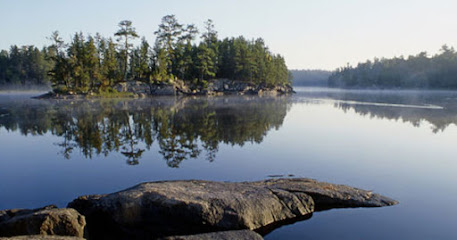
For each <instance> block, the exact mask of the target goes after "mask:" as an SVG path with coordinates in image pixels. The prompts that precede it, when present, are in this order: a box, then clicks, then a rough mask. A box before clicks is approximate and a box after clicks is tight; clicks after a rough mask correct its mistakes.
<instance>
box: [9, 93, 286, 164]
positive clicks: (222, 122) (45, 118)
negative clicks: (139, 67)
mask: <svg viewBox="0 0 457 240" xmlns="http://www.w3.org/2000/svg"><path fill="white" fill-rule="evenodd" d="M288 102H289V101H288V99H287V98H258V97H251V98H245V99H242V98H236V97H224V98H209V99H208V98H184V99H181V100H176V99H174V98H166V99H161V98H159V99H149V100H119V99H117V100H96V101H86V100H78V101H73V102H72V101H60V100H55V101H44V100H41V101H38V100H27V101H20V102H15V103H14V104H11V103H10V102H7V103H3V105H4V106H3V107H2V106H1V105H2V103H0V109H3V110H4V111H6V113H4V114H2V116H1V117H0V126H2V127H4V128H6V129H7V130H9V131H20V132H21V133H22V134H24V135H27V134H34V135H35V134H37V135H42V134H45V133H48V132H49V133H51V134H52V135H55V136H59V137H61V138H62V141H61V142H59V143H56V145H57V146H59V147H60V148H61V149H62V150H61V152H60V153H61V154H62V155H63V156H64V157H65V158H70V157H71V155H72V154H73V152H74V150H75V149H79V151H80V152H81V153H82V154H83V155H84V156H85V157H86V158H91V157H93V156H94V155H100V154H102V155H104V156H108V155H109V154H110V153H111V152H119V153H121V154H122V155H123V156H124V157H126V160H127V164H130V165H136V164H139V162H140V159H141V157H142V154H143V153H144V152H145V151H146V150H147V149H150V148H151V146H152V145H153V144H154V143H156V144H157V146H158V147H159V153H160V154H161V155H162V156H163V158H164V160H165V161H166V162H167V164H168V166H170V167H179V165H180V163H181V162H182V161H184V160H186V159H189V158H197V157H199V156H200V155H201V153H202V152H205V155H204V156H205V157H206V159H207V160H208V161H210V162H212V161H214V160H215V158H216V154H217V151H218V149H219V143H221V142H222V143H226V144H231V145H243V144H244V143H245V142H255V143H260V142H261V141H262V140H263V138H264V136H265V135H266V134H267V132H268V131H269V130H270V129H272V128H279V127H280V126H281V125H282V121H283V119H284V117H285V115H286V113H287V111H288V106H289V104H288Z"/></svg>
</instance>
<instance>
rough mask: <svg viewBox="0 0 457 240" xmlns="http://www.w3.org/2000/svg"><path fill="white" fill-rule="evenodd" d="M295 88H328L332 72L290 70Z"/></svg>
mask: <svg viewBox="0 0 457 240" xmlns="http://www.w3.org/2000/svg"><path fill="white" fill-rule="evenodd" d="M290 73H291V74H292V83H293V85H294V86H327V82H328V78H329V76H330V75H331V74H332V72H331V71H325V70H290Z"/></svg>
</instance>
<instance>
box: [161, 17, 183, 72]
mask: <svg viewBox="0 0 457 240" xmlns="http://www.w3.org/2000/svg"><path fill="white" fill-rule="evenodd" d="M182 31H183V30H182V25H181V24H179V23H178V20H177V19H176V17H175V15H166V16H164V17H163V18H162V23H161V24H160V25H159V29H158V30H157V31H155V32H154V34H156V35H157V40H156V41H157V43H156V44H157V46H158V47H159V48H162V49H163V50H164V51H165V54H166V60H167V61H166V62H167V69H168V73H169V74H171V73H172V71H173V66H172V64H173V61H174V58H175V46H176V45H177V43H178V40H179V39H180V38H181V34H182Z"/></svg>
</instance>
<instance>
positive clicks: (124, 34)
mask: <svg viewBox="0 0 457 240" xmlns="http://www.w3.org/2000/svg"><path fill="white" fill-rule="evenodd" d="M114 35H115V36H118V37H119V40H120V41H121V40H123V41H124V49H123V51H124V54H123V55H124V73H123V74H124V81H127V66H128V58H129V50H130V47H132V46H133V45H132V44H131V43H130V42H129V40H130V39H135V38H138V37H139V36H138V34H137V33H136V30H135V28H134V27H132V21H129V20H123V21H121V22H120V23H119V30H118V31H117V32H116V33H115V34H114Z"/></svg>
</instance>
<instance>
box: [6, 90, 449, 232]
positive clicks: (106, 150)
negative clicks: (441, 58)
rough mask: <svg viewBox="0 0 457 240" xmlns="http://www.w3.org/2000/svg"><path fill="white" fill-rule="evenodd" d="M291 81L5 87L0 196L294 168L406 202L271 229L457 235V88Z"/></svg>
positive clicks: (70, 193) (14, 202)
mask: <svg viewBox="0 0 457 240" xmlns="http://www.w3.org/2000/svg"><path fill="white" fill-rule="evenodd" d="M296 91H297V93H296V94H294V95H292V96H289V97H280V98H260V97H236V96H232V97H214V98H208V97H196V98H174V97H162V98H153V99H143V100H133V99H113V100H36V99H31V98H30V97H31V96H32V95H33V94H0V151H1V153H2V157H1V159H0V195H1V196H0V209H5V208H18V207H24V208H33V207H40V206H43V205H46V204H57V205H58V206H65V205H66V204H67V203H68V202H69V201H71V200H73V199H74V198H76V197H77V196H80V195H85V194H101V193H109V192H114V191H119V190H122V189H125V188H127V187H131V186H133V185H135V184H138V183H140V182H145V181H156V180H173V179H206V180H218V181H251V180H260V179H265V178H268V176H272V175H283V176H285V177H287V176H288V175H289V174H292V175H294V176H295V177H310V178H314V179H317V180H321V181H329V182H334V183H340V184H347V185H351V186H354V187H360V188H364V189H370V190H373V191H374V192H378V193H381V194H383V195H386V196H389V197H392V198H394V199H396V200H399V201H400V204H399V205H397V206H393V207H387V208H377V209H365V208H363V209H341V210H331V211H325V212H317V213H315V214H313V216H312V218H311V219H309V220H306V221H302V222H297V223H294V224H292V225H287V226H283V227H281V228H279V229H276V230H274V231H273V232H271V233H269V234H268V235H267V236H265V238H266V239H305V238H310V239H454V238H457V233H456V232H455V231H454V228H453V224H454V223H455V222H457V209H456V208H455V207H454V204H455V202H457V189H456V188H453V187H452V186H454V185H456V184H457V177H456V175H455V171H456V170H457V161H455V156H456V155H457V149H456V148H455V139H457V93H455V92H451V91H381V90H362V91H359V90H357V91H356V90H339V89H327V88H297V89H296Z"/></svg>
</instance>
